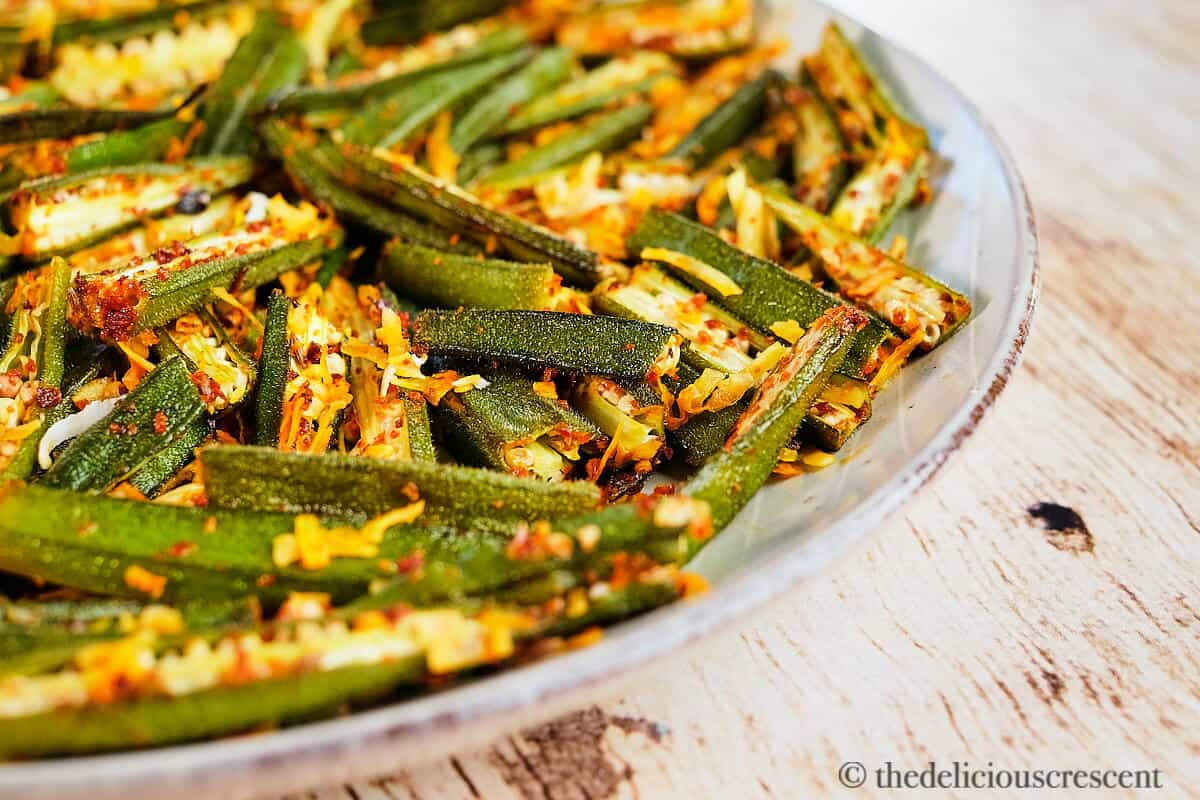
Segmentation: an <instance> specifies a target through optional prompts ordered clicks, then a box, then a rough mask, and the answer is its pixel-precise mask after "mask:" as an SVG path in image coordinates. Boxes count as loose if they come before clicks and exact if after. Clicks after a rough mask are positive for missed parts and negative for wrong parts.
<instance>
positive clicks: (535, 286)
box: [380, 241, 586, 311]
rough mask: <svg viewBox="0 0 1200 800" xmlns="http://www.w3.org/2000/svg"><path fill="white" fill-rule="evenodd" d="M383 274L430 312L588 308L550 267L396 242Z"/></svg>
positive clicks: (383, 264) (385, 257)
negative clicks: (462, 309)
mask: <svg viewBox="0 0 1200 800" xmlns="http://www.w3.org/2000/svg"><path fill="white" fill-rule="evenodd" d="M380 272H381V273H382V276H383V279H384V280H385V281H387V283H388V285H390V286H391V287H392V288H393V289H395V290H396V291H397V292H400V293H401V294H403V295H404V296H405V297H410V298H412V299H413V300H415V301H417V302H418V303H422V304H424V305H425V306H427V307H429V308H464V307H465V308H525V309H532V310H538V311H542V310H554V309H561V310H571V309H572V307H576V308H578V307H586V301H585V300H584V298H582V297H581V296H579V295H577V293H576V292H574V291H573V290H571V289H567V288H564V287H563V286H562V279H561V278H560V277H559V276H558V275H556V274H555V272H554V269H553V268H552V267H551V266H550V265H549V264H522V263H518V262H515V261H501V260H498V259H479V258H475V257H473V256H464V255H456V254H454V253H445V252H442V251H439V250H431V249H429V248H427V247H420V246H418V245H411V244H408V243H406V242H402V241H395V242H392V243H391V244H389V245H388V247H387V250H385V251H384V254H383V258H382V260H381V261H380Z"/></svg>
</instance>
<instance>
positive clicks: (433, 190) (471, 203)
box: [319, 143, 608, 286]
mask: <svg viewBox="0 0 1200 800" xmlns="http://www.w3.org/2000/svg"><path fill="white" fill-rule="evenodd" d="M319 155H320V157H321V158H322V159H323V160H324V162H325V163H326V164H327V165H328V167H329V169H330V171H331V172H332V173H333V174H334V175H336V176H340V177H341V178H342V179H343V180H344V181H346V182H349V183H353V184H355V185H357V186H360V187H361V188H362V189H363V190H364V191H366V192H368V193H370V194H372V195H374V196H376V197H379V198H382V199H384V200H386V201H388V202H389V203H391V204H393V205H395V206H397V207H398V208H400V209H401V210H403V211H407V212H408V213H410V214H414V215H416V216H418V217H420V218H422V219H425V220H429V221H430V222H433V223H434V224H436V225H440V226H442V227H444V228H446V229H448V230H451V231H453V232H455V233H458V234H462V235H464V236H469V237H471V238H473V239H475V240H476V241H479V242H481V243H485V244H486V243H488V242H491V243H498V244H500V245H501V246H503V247H504V248H505V250H507V252H508V253H509V255H511V256H513V257H514V258H516V259H518V260H520V261H530V262H542V261H548V262H549V263H550V264H551V265H553V267H554V269H555V270H556V271H558V273H559V274H560V275H562V276H563V277H564V278H565V279H567V280H568V281H571V282H573V283H576V284H579V285H582V286H591V285H594V284H595V283H596V282H598V281H599V280H601V279H603V278H605V277H607V274H606V273H607V272H608V268H607V267H606V266H605V265H602V264H601V263H600V261H599V258H598V257H597V255H596V254H595V253H594V252H592V251H591V250H587V249H585V248H583V247H580V246H579V245H577V244H575V243H574V242H572V241H570V240H568V239H566V238H564V237H562V236H559V235H558V234H556V233H554V232H552V231H550V230H547V229H545V228H542V227H540V226H538V225H534V224H532V223H530V222H527V221H525V220H523V219H520V218H518V217H516V216H513V215H511V214H506V213H503V212H500V211H495V210H493V209H491V208H488V207H487V206H485V205H483V204H482V203H481V202H480V201H479V199H478V198H476V197H473V196H472V195H470V194H468V193H467V192H464V191H463V190H461V189H459V188H457V187H456V186H454V185H453V184H450V183H446V182H444V181H440V180H438V179H437V178H435V177H433V176H432V175H430V174H428V173H426V172H424V171H423V170H420V169H418V168H416V167H413V166H409V165H405V164H400V163H392V162H387V161H383V160H381V159H379V158H377V157H376V156H374V155H372V154H370V153H368V152H366V151H363V150H358V149H349V151H348V155H347V154H343V153H342V152H341V151H339V150H338V149H337V148H336V147H333V146H332V145H331V144H328V143H326V144H324V145H323V146H322V147H321V149H320V151H319Z"/></svg>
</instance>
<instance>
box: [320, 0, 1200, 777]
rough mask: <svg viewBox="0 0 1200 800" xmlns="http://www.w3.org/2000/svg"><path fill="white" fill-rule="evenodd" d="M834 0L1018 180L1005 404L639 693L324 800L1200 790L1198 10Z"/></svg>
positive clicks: (1017, 0)
mask: <svg viewBox="0 0 1200 800" xmlns="http://www.w3.org/2000/svg"><path fill="white" fill-rule="evenodd" d="M839 5H840V6H841V7H843V8H844V9H845V10H846V11H847V12H849V13H851V14H853V15H855V16H857V17H858V18H859V19H861V20H863V21H864V22H866V23H867V24H869V25H871V26H873V27H874V28H876V29H877V30H879V31H880V32H882V33H884V34H886V35H888V36H889V37H892V38H893V39H895V40H896V41H898V42H900V43H901V44H904V45H906V46H908V47H910V48H911V49H913V50H914V51H916V52H918V53H920V54H921V55H922V56H923V57H924V58H926V59H927V60H928V61H930V62H931V63H932V64H933V65H934V66H935V67H936V68H938V69H939V70H940V71H941V72H942V73H943V74H946V75H949V76H952V77H953V79H954V81H955V82H956V83H957V84H958V86H959V87H960V88H962V89H963V90H964V91H965V92H966V94H967V95H968V96H970V97H972V98H973V99H974V100H975V101H976V102H977V103H978V104H979V105H980V106H981V108H982V110H983V112H984V114H985V115H986V116H987V117H988V118H989V119H990V120H991V121H992V122H993V123H994V124H995V125H996V127H997V128H998V129H999V131H1000V134H1001V136H1002V137H1003V138H1004V139H1005V140H1006V141H1007V142H1008V144H1009V145H1010V147H1011V149H1012V150H1013V152H1014V154H1015V156H1016V159H1017V162H1018V164H1019V165H1020V166H1021V168H1022V170H1023V172H1024V174H1025V176H1026V178H1027V181H1028V184H1029V189H1030V192H1031V195H1032V198H1033V203H1034V206H1035V209H1036V212H1037V223H1038V227H1039V229H1040V233H1041V240H1042V268H1043V281H1044V289H1043V295H1042V305H1041V308H1040V311H1039V313H1038V317H1037V320H1036V323H1035V326H1034V331H1033V336H1032V338H1031V340H1030V342H1029V346H1028V349H1027V355H1026V360H1025V363H1024V365H1023V367H1022V368H1021V370H1020V371H1019V372H1018V373H1017V375H1016V377H1015V378H1014V380H1013V382H1012V384H1011V386H1010V388H1009V389H1008V391H1007V392H1006V394H1005V395H1004V396H1003V398H1002V399H1001V401H1000V403H999V405H998V407H997V408H996V409H995V411H994V412H993V413H992V415H991V416H990V417H989V418H988V419H987V420H986V421H985V422H984V424H983V426H982V427H981V429H980V430H979V431H978V433H977V434H976V435H975V436H974V437H973V438H972V439H971V440H970V441H969V442H968V444H967V445H966V446H965V447H964V448H963V449H962V451H960V453H958V454H957V455H956V456H955V457H954V459H953V460H952V461H951V463H950V464H949V465H948V466H947V467H946V468H945V469H944V470H943V471H942V472H941V474H940V475H939V476H938V478H937V479H936V480H935V481H934V482H933V483H931V484H930V485H929V486H927V487H926V488H925V489H924V490H922V491H921V493H920V494H919V496H918V497H916V498H915V499H914V500H913V502H912V503H911V504H910V505H909V506H908V507H907V508H906V509H905V510H904V511H903V512H902V514H900V515H898V516H896V517H895V518H893V519H892V520H891V521H890V522H889V523H888V524H887V525H886V526H884V529H883V530H881V531H879V533H878V536H877V537H875V538H874V539H873V540H872V543H871V545H870V546H869V547H867V548H865V549H863V550H861V551H860V552H858V553H856V554H854V555H853V556H851V557H849V558H847V559H845V560H843V562H842V563H841V564H840V565H839V566H838V568H837V569H835V570H834V571H832V572H830V573H829V574H827V575H825V576H823V577H821V578H820V579H818V580H814V581H812V582H811V583H810V584H809V585H808V586H806V587H805V589H804V590H803V591H802V592H797V593H796V595H795V596H793V597H789V598H785V599H782V600H780V601H778V602H776V603H774V604H773V605H772V606H771V607H769V608H768V609H767V610H765V611H763V612H762V613H760V614H759V615H758V616H757V617H756V618H754V619H750V620H746V621H745V622H744V623H743V624H741V625H740V626H739V627H737V628H736V629H734V630H731V631H729V632H726V633H725V634H722V635H720V636H718V637H716V638H714V639H712V640H711V641H709V642H707V643H705V644H704V645H702V646H701V647H700V648H699V649H696V650H693V651H692V652H691V653H689V654H688V655H687V656H686V657H680V658H677V659H675V660H674V662H671V663H668V664H667V665H666V666H665V667H662V668H660V669H659V670H658V671H657V672H654V673H651V674H647V675H645V676H643V677H642V678H641V679H640V680H639V683H638V684H637V685H636V688H635V690H634V691H631V692H629V693H628V694H627V695H626V696H624V697H622V698H617V699H614V700H613V701H612V702H610V703H608V704H606V705H605V706H604V707H602V708H590V709H584V710H581V711H580V712H578V713H576V714H573V715H571V716H569V717H567V718H565V719H563V720H560V721H558V722H556V723H552V724H551V725H549V726H545V727H542V728H539V729H537V730H535V731H530V732H527V733H525V734H524V735H519V736H513V737H510V738H508V739H505V740H503V741H500V742H497V743H495V745H494V746H492V747H491V748H490V749H488V750H486V751H483V752H474V753H461V754H458V755H457V756H455V757H454V758H451V759H448V760H445V761H441V762H438V763H434V764H431V765H430V766H428V767H427V768H425V769H422V770H420V771H417V772H412V773H407V774H399V775H396V776H395V777H394V778H391V779H388V780H386V781H381V782H376V783H372V784H364V785H359V786H354V787H349V788H343V789H336V790H331V791H329V792H324V793H321V794H320V795H319V796H321V797H335V798H346V797H358V798H360V800H368V798H372V800H374V799H376V798H380V799H382V798H433V797H462V798H477V797H482V798H520V799H521V800H532V799H533V798H545V799H546V800H566V799H568V798H572V799H573V798H590V800H599V798H602V797H612V796H616V797H644V798H650V797H652V798H674V797H679V798H684V797H687V798H691V797H798V796H808V795H810V794H816V795H834V796H837V795H839V794H841V795H849V794H854V795H855V796H882V795H883V794H886V792H877V791H875V790H873V789H870V788H864V789H861V790H857V791H856V792H853V793H851V792H848V791H847V790H845V789H843V788H842V787H841V786H840V785H839V783H838V781H837V770H838V767H839V766H840V765H841V764H842V763H843V762H846V761H859V762H862V763H863V764H865V765H867V766H868V767H869V768H872V769H873V768H875V767H877V766H880V765H882V764H883V763H884V762H887V761H891V762H893V763H895V764H896V765H897V766H898V767H901V768H921V767H923V766H924V765H925V764H926V763H927V762H928V761H930V760H936V761H938V762H940V763H942V764H947V765H948V764H949V762H951V761H953V760H961V761H969V762H971V763H972V764H974V765H979V766H983V765H986V764H987V763H988V762H992V763H994V764H995V765H996V766H997V767H1005V768H1014V769H1020V768H1059V769H1062V768H1083V769H1101V768H1129V769H1138V768H1145V769H1150V768H1158V769H1160V770H1162V776H1163V782H1164V785H1165V787H1166V789H1165V792H1163V793H1162V794H1164V796H1200V591H1198V589H1200V502H1198V501H1200V470H1198V465H1200V424H1198V422H1197V420H1198V419H1200V405H1198V403H1197V400H1196V398H1197V397H1198V396H1200V355H1198V352H1200V259H1198V257H1197V255H1196V254H1197V252H1198V249H1197V248H1196V246H1195V244H1194V241H1193V236H1194V232H1195V231H1197V230H1200V203H1198V202H1197V200H1196V198H1197V197H1198V196H1200V161H1198V160H1197V159H1196V158H1195V151H1196V145H1197V143H1198V139H1197V133H1198V131H1200V127H1198V124H1200V123H1197V120H1200V91H1197V86H1200V54H1198V50H1197V47H1196V42H1197V41H1200V4H1197V3H1195V2H1190V1H1189V0H1175V1H1174V2H1168V1H1167V0H1162V1H1161V2H1147V1H1143V2H1138V3H1128V2H1124V0H1093V2H1082V0H1074V1H1071V0H1060V1H1059V2H1053V1H1052V0H1042V1H1040V2H1037V1H1035V0H1007V1H1006V2H1003V3H1000V2H990V1H989V0H980V1H979V2H971V3H966V2H960V3H945V2H937V0H908V1H907V2H905V3H881V2H872V1H871V0H842V2H840V3H839ZM1037 503H1054V504H1059V505H1061V506H1065V507H1068V508H1069V509H1073V510H1074V511H1075V512H1076V513H1077V514H1078V517H1079V520H1078V521H1075V520H1072V519H1069V518H1068V519H1065V520H1064V519H1060V517H1062V515H1063V514H1064V513H1065V512H1057V513H1056V512H1055V510H1054V509H1049V508H1048V507H1043V508H1042V509H1041V510H1040V515H1041V516H1040V517H1039V516H1036V515H1031V514H1030V513H1029V510H1028V509H1029V508H1030V507H1031V506H1034V505H1035V504H1037ZM1048 523H1050V524H1051V527H1053V526H1054V525H1053V523H1059V524H1058V525H1057V527H1060V528H1062V530H1050V529H1048V528H1047V524H1048ZM972 794H980V793H979V792H973V793H972ZM1099 794H1103V793H1099Z"/></svg>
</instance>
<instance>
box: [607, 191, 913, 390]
mask: <svg viewBox="0 0 1200 800" xmlns="http://www.w3.org/2000/svg"><path fill="white" fill-rule="evenodd" d="M628 246H629V249H630V251H631V252H634V253H641V252H642V251H643V250H644V249H645V248H647V247H653V248H659V249H661V250H667V251H672V252H675V253H680V254H682V255H684V256H687V258H688V259H689V261H679V260H678V259H673V260H675V261H677V262H678V263H685V264H691V263H692V261H691V260H694V261H695V262H699V264H700V265H702V266H701V267H700V268H698V269H697V268H692V269H690V270H689V271H684V270H678V267H675V265H673V264H668V266H671V267H673V268H674V270H675V271H679V272H680V275H679V277H680V278H681V279H683V280H684V281H686V282H687V283H689V284H691V285H692V286H694V287H696V288H697V289H698V290H700V291H704V292H707V293H708V295H709V296H710V297H711V298H712V299H713V300H715V301H716V302H717V303H719V304H720V305H723V306H724V307H725V308H727V309H729V310H730V311H731V312H732V313H733V314H735V315H736V316H737V317H738V318H739V319H742V320H744V321H745V322H747V323H748V324H750V325H752V326H754V327H755V328H757V329H758V330H759V331H762V332H767V331H770V330H772V326H776V325H777V324H778V323H781V322H785V321H787V320H794V321H795V322H796V323H797V324H798V325H799V326H800V327H807V326H808V325H811V324H812V323H813V322H815V321H816V320H817V319H818V318H819V317H820V316H821V315H822V314H824V313H825V312H826V311H828V310H829V309H831V308H836V307H837V306H839V305H840V304H841V300H839V299H838V298H837V296H835V295H832V294H830V293H829V292H826V291H824V290H822V289H818V288H817V287H816V286H813V285H812V284H811V283H808V282H807V281H804V280H802V279H800V278H798V277H796V276H795V275H792V274H791V273H789V272H788V271H787V270H785V269H783V268H782V267H780V266H779V265H777V264H773V263H771V262H770V261H766V260H764V259H761V258H755V257H754V256H751V255H749V254H747V253H745V252H744V251H742V250H739V249H738V248H736V247H734V246H732V245H730V244H728V243H727V242H725V241H724V240H723V239H721V237H719V236H717V235H716V234H715V233H713V232H712V231H710V230H708V229H707V228H705V227H704V226H702V225H699V224H697V223H694V222H692V221H690V220H687V219H685V218H684V217H681V216H679V215H678V214H672V213H670V212H666V211H661V210H658V209H651V210H650V211H649V212H647V213H646V215H645V216H644V217H643V218H642V221H641V223H640V224H639V225H638V227H637V229H636V230H635V231H634V232H633V235H632V236H631V237H630V240H629V245H628ZM706 268H711V269H712V270H715V271H716V273H718V274H717V275H710V274H709V272H708V269H706ZM725 280H728V281H731V282H732V284H733V286H735V287H736V288H737V291H733V290H732V288H733V287H729V286H725ZM714 282H715V283H717V284H718V287H720V286H724V287H725V292H722V291H720V289H719V288H714V286H713V283H714ZM889 335H890V333H889V331H888V329H887V326H885V325H884V324H883V323H882V322H879V321H877V320H871V321H870V322H868V324H867V327H866V328H864V329H863V330H862V331H861V332H860V333H859V334H858V336H857V337H856V340H855V344H854V346H853V347H852V348H851V351H850V353H849V355H847V357H846V360H845V363H844V364H843V366H842V369H843V371H845V372H847V373H848V374H850V375H851V376H861V375H863V374H870V373H871V372H873V371H874V369H875V367H876V366H877V364H878V360H879V354H878V350H879V347H880V345H881V344H882V343H883V342H884V340H886V339H887V338H888V337H889Z"/></svg>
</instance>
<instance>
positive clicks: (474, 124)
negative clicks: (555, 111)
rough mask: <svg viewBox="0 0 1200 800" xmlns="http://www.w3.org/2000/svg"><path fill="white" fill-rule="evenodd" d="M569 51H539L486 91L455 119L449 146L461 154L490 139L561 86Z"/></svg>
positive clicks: (568, 67)
mask: <svg viewBox="0 0 1200 800" xmlns="http://www.w3.org/2000/svg"><path fill="white" fill-rule="evenodd" d="M572 58H573V56H572V55H571V51H569V50H565V49H563V48H561V47H552V48H550V49H548V50H543V51H542V52H540V53H538V54H537V55H536V56H534V57H533V60H531V61H530V62H529V63H528V64H526V65H525V66H524V67H522V68H521V69H520V70H519V71H517V72H515V73H513V74H512V75H511V76H510V77H508V78H507V79H506V80H504V81H502V82H501V83H500V85H499V86H497V87H496V88H495V89H492V90H489V91H488V92H487V93H486V94H485V95H484V96H483V97H482V98H480V99H479V101H478V102H476V103H475V104H474V105H472V106H471V107H470V108H468V109H467V110H466V112H465V113H463V115H462V116H461V117H459V118H458V119H456V120H455V122H454V127H453V128H452V129H451V131H450V146H451V148H453V149H454V152H456V153H465V152H467V150H468V149H469V148H470V147H471V146H472V145H474V144H475V143H476V142H478V141H480V140H481V139H484V138H486V137H488V136H490V135H491V134H492V133H494V132H495V131H496V129H497V128H499V127H501V126H502V125H503V124H504V122H505V120H507V119H508V118H509V116H510V115H511V114H512V113H513V109H515V108H519V107H520V106H522V105H523V104H525V103H527V102H529V101H530V100H532V99H533V98H535V97H538V96H540V95H543V94H544V93H546V92H548V91H550V90H551V89H553V88H554V87H556V86H558V85H559V84H561V83H562V82H563V81H565V80H566V79H567V77H568V76H569V75H570V74H571V64H572Z"/></svg>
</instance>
